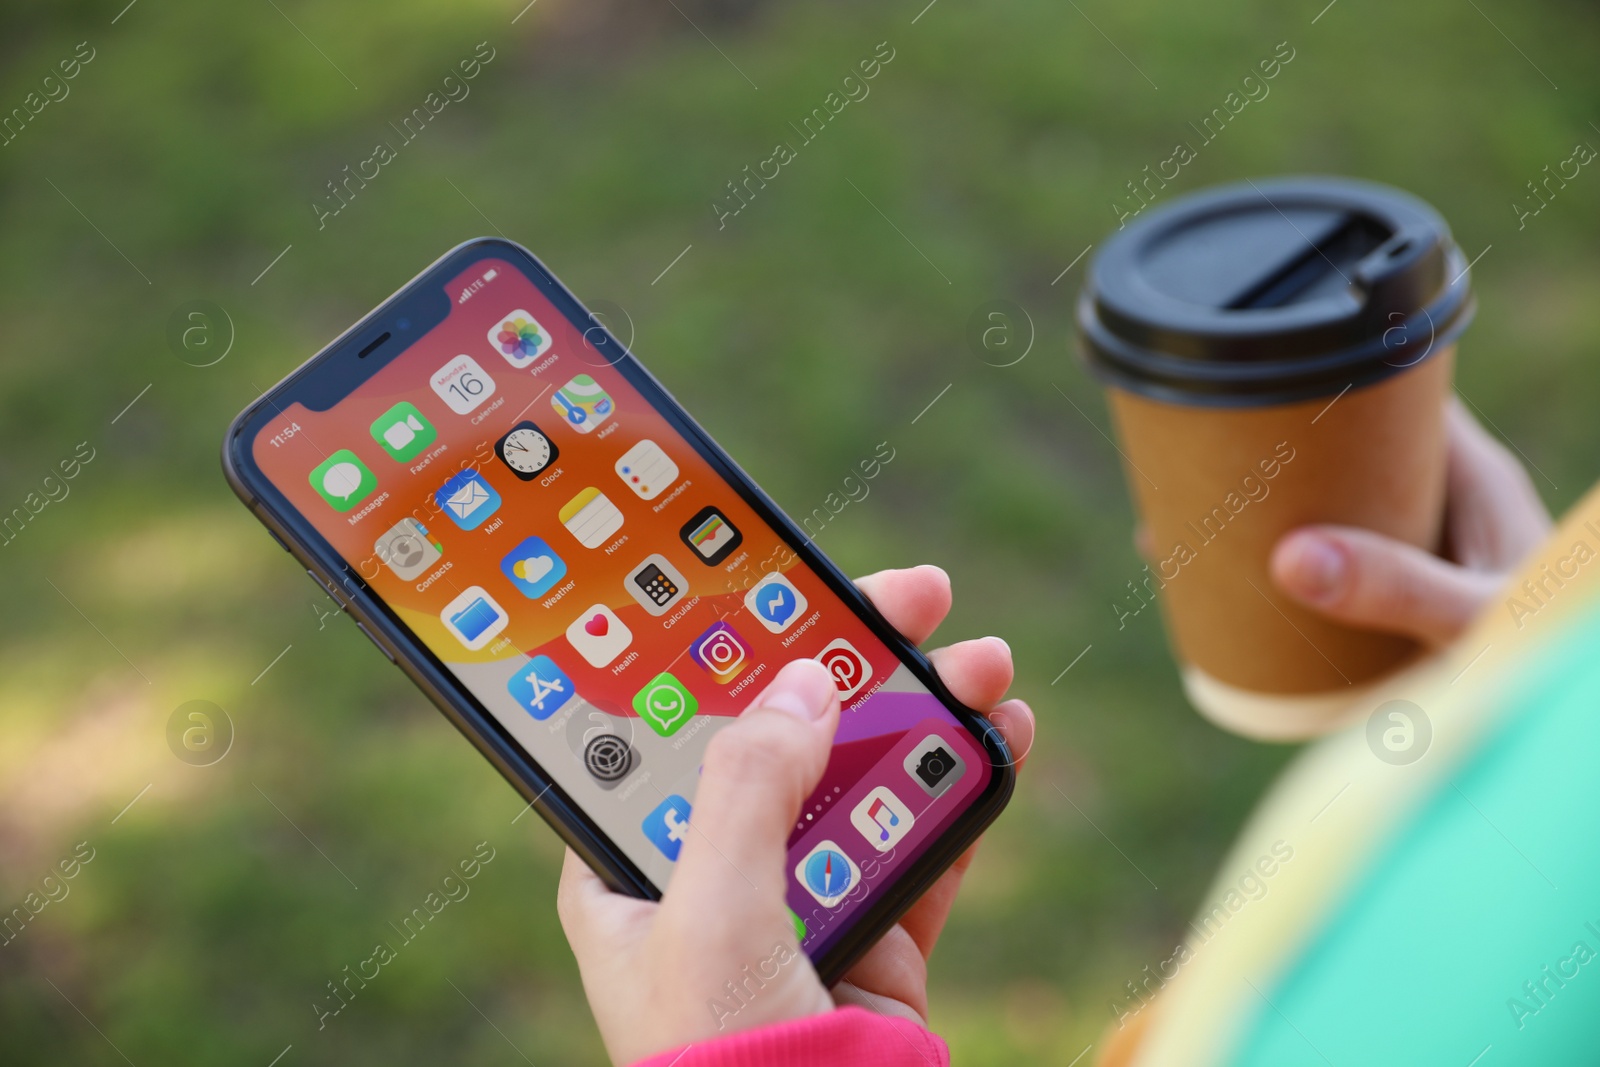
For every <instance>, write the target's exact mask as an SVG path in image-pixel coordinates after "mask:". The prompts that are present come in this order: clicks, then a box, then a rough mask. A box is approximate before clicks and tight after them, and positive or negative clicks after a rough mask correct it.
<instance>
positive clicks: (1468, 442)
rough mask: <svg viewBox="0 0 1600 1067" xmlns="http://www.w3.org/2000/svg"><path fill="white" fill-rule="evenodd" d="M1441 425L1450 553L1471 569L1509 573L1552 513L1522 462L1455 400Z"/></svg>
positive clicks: (1547, 524)
mask: <svg viewBox="0 0 1600 1067" xmlns="http://www.w3.org/2000/svg"><path fill="white" fill-rule="evenodd" d="M1445 425H1446V426H1447V427H1448V433H1449V439H1450V458H1449V465H1448V468H1447V473H1446V499H1447V500H1448V505H1447V507H1448V509H1449V530H1450V554H1451V556H1452V557H1453V558H1454V559H1456V560H1457V561H1458V562H1460V563H1464V564H1466V565H1467V566H1469V567H1476V568H1479V569H1483V570H1507V569H1509V568H1510V567H1511V566H1512V565H1513V564H1515V563H1516V562H1517V561H1518V560H1520V559H1521V558H1522V557H1523V556H1524V555H1526V554H1527V553H1528V552H1531V551H1532V550H1533V549H1534V548H1535V547H1536V546H1537V545H1538V544H1539V543H1540V542H1541V541H1543V540H1544V539H1545V537H1547V536H1548V535H1549V533H1550V527H1551V523H1550V513H1549V512H1548V511H1547V510H1545V506H1544V501H1543V500H1541V499H1540V497H1539V492H1538V490H1537V489H1535V488H1534V486H1533V480H1532V479H1531V478H1529V477H1528V472H1527V471H1526V470H1525V469H1524V468H1523V466H1522V464H1521V463H1519V462H1517V459H1516V457H1514V456H1512V454H1511V453H1510V452H1508V451H1506V449H1505V447H1504V446H1503V445H1501V444H1500V442H1499V441H1497V440H1495V439H1494V438H1493V437H1491V436H1490V435H1489V433H1488V431H1486V430H1485V429H1484V428H1483V427H1482V426H1480V425H1478V421H1477V420H1476V419H1474V418H1473V417H1472V415H1471V414H1470V413H1469V412H1468V411H1467V409H1466V408H1465V407H1463V406H1462V404H1461V401H1459V400H1457V399H1455V398H1454V397H1452V398H1451V403H1450V405H1449V406H1448V408H1447V409H1446V411H1445Z"/></svg>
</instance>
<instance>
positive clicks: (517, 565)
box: [500, 537, 567, 600]
mask: <svg viewBox="0 0 1600 1067" xmlns="http://www.w3.org/2000/svg"><path fill="white" fill-rule="evenodd" d="M500 570H501V572H502V573H504V574H505V576H506V577H507V578H509V579H510V580H511V584H512V585H514V586H516V587H517V592H519V593H521V594H522V595H523V596H525V597H527V598H528V599H529V600H537V599H538V598H539V597H542V596H544V595H545V594H546V593H548V592H549V591H550V590H552V589H554V588H555V587H556V583H557V582H559V581H560V580H561V579H563V578H565V577H566V576H567V564H566V561H564V560H563V559H562V558H561V557H560V556H558V555H556V554H555V550H554V549H552V548H551V547H550V546H549V545H547V544H545V543H544V539H543V538H539V537H530V538H528V539H526V540H525V541H523V542H522V544H520V545H518V546H517V547H516V548H514V549H512V550H511V551H510V552H509V553H508V554H507V555H506V558H505V559H503V560H501V561H500Z"/></svg>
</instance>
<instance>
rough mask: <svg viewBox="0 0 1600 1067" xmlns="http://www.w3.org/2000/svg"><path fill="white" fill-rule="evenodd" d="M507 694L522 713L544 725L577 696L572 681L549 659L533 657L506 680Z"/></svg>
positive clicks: (547, 657)
mask: <svg viewBox="0 0 1600 1067" xmlns="http://www.w3.org/2000/svg"><path fill="white" fill-rule="evenodd" d="M506 691H507V692H508V693H510V694H511V699H512V700H515V701H516V702H517V703H518V705H520V706H521V708H522V710H523V711H525V712H527V713H528V714H529V715H532V716H533V717H534V718H535V719H538V720H539V721H540V722H543V721H544V720H545V719H548V718H549V717H550V716H552V715H554V714H555V713H556V712H558V711H560V710H561V709H562V708H563V707H565V706H566V703H567V701H569V700H571V699H572V698H573V697H574V696H576V695H577V693H576V691H575V690H574V689H573V687H572V679H571V678H568V677H567V675H566V672H564V671H563V670H562V669H561V668H560V667H558V666H556V661H555V660H553V659H551V658H550V657H549V656H535V657H533V659H531V660H529V661H528V662H527V663H526V664H524V665H523V667H522V669H521V670H519V671H517V673H516V674H513V675H512V676H511V677H510V678H509V679H508V680H507V681H506Z"/></svg>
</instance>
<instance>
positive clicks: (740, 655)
mask: <svg viewBox="0 0 1600 1067" xmlns="http://www.w3.org/2000/svg"><path fill="white" fill-rule="evenodd" d="M689 654H690V655H691V656H693V657H694V661H695V662H696V663H698V664H700V666H702V667H704V668H705V669H706V670H707V671H708V672H709V673H710V675H711V677H713V678H715V679H716V680H717V682H718V683H719V684H721V685H727V684H728V683H729V682H731V681H733V678H734V676H735V675H736V674H738V673H739V672H740V671H742V670H743V669H744V666H745V661H746V660H747V659H749V658H750V646H749V645H747V644H745V643H744V638H742V637H740V636H739V631H738V630H735V629H734V628H733V627H732V626H729V625H728V624H727V623H725V622H719V623H716V624H715V625H713V626H712V627H711V629H709V630H707V631H706V632H705V633H703V634H701V635H700V636H699V637H697V638H695V639H694V644H692V645H690V646H689Z"/></svg>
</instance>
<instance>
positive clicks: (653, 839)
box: [641, 793, 689, 863]
mask: <svg viewBox="0 0 1600 1067" xmlns="http://www.w3.org/2000/svg"><path fill="white" fill-rule="evenodd" d="M641 829H643V830H644V836H646V837H648V838H649V839H650V843H651V844H652V845H654V846H656V848H659V849H660V850H661V854H662V855H663V856H665V857H667V859H669V860H672V861H673V862H674V863H676V862H677V860H678V852H679V850H680V849H682V848H683V839H684V838H686V837H688V836H689V802H688V801H687V800H685V799H683V798H682V797H680V796H679V795H678V794H676V793H674V794H672V795H671V796H670V797H668V798H667V799H665V800H663V801H662V802H661V803H660V804H658V805H656V810H654V811H652V812H651V813H650V814H649V815H646V816H645V817H644V825H643V826H642V827H641Z"/></svg>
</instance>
